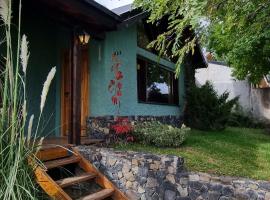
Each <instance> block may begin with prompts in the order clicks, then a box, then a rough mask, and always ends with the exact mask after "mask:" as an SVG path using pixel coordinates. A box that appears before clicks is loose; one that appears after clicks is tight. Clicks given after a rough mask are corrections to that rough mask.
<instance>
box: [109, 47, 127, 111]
mask: <svg viewBox="0 0 270 200" xmlns="http://www.w3.org/2000/svg"><path fill="white" fill-rule="evenodd" d="M119 55H121V51H115V52H113V53H112V67H111V72H112V73H113V76H114V78H113V79H112V80H110V82H109V85H108V90H109V92H110V93H111V94H112V97H111V101H112V104H113V105H114V106H116V108H117V113H116V114H120V107H121V96H122V87H123V83H122V79H123V77H124V76H123V73H122V71H120V68H121V66H122V62H121V60H120V58H119V57H118V56H119Z"/></svg>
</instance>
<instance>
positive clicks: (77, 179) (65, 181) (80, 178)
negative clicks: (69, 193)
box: [55, 173, 96, 188]
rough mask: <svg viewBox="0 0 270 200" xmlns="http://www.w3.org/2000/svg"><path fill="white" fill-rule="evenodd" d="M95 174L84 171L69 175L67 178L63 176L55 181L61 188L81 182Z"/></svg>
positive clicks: (93, 176)
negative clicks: (72, 175)
mask: <svg viewBox="0 0 270 200" xmlns="http://www.w3.org/2000/svg"><path fill="white" fill-rule="evenodd" d="M95 177H96V175H95V174H93V173H84V174H82V175H79V176H74V177H69V178H64V179H61V180H58V181H55V182H56V183H57V184H58V185H59V186H60V187H61V188H65V187H68V186H71V185H74V184H76V183H81V182H84V181H88V180H90V179H93V178H95Z"/></svg>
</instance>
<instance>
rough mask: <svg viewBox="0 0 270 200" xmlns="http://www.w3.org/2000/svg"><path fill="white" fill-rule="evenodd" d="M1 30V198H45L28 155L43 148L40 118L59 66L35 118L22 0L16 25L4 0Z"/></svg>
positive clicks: (1, 0)
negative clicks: (31, 111)
mask: <svg viewBox="0 0 270 200" xmlns="http://www.w3.org/2000/svg"><path fill="white" fill-rule="evenodd" d="M0 30H3V31H4V33H5V34H4V35H5V36H4V38H0V41H2V42H0V50H1V51H2V52H3V53H4V56H3V58H1V59H0V60H3V62H1V63H0V66H1V73H0V98H1V99H0V101H1V102H0V103H1V104H0V106H1V110H0V199H1V200H2V199H3V200H28V199H29V200H33V199H41V197H40V196H39V190H38V189H37V188H38V186H37V185H36V183H35V179H34V174H33V170H32V168H31V166H29V164H28V158H29V157H30V156H33V155H34V154H35V153H36V151H38V150H39V147H40V146H41V144H42V141H43V138H39V137H38V133H39V122H40V119H41V116H42V112H43V108H44V104H45V101H46V96H47V93H48V90H49V87H50V84H51V81H52V80H53V77H54V75H55V72H56V70H55V67H54V68H52V70H51V71H50V73H49V74H48V77H47V80H46V81H45V83H44V86H43V91H42V95H41V104H40V114H39V116H37V118H36V119H37V120H36V121H35V118H34V115H31V114H28V113H27V110H28V109H27V92H26V76H27V65H28V59H29V56H30V53H29V49H28V40H27V37H26V36H25V35H22V36H21V0H19V13H18V24H17V25H16V26H14V24H12V2H11V0H0ZM14 31H17V36H16V37H15V38H14V37H12V35H11V32H14ZM12 44H13V45H12ZM14 44H17V45H14ZM3 50H4V51H3ZM27 116H29V117H27ZM28 118H29V120H27V119H28ZM33 124H36V125H35V126H33Z"/></svg>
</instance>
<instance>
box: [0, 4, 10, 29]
mask: <svg viewBox="0 0 270 200" xmlns="http://www.w3.org/2000/svg"><path fill="white" fill-rule="evenodd" d="M8 12H9V0H0V18H1V19H2V20H3V22H4V23H5V24H8V19H9V14H8Z"/></svg>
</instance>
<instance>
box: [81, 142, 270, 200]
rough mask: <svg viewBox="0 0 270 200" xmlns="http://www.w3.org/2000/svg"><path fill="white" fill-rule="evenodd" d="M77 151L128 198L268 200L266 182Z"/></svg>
mask: <svg viewBox="0 0 270 200" xmlns="http://www.w3.org/2000/svg"><path fill="white" fill-rule="evenodd" d="M78 148H79V151H80V153H81V154H82V155H83V156H84V157H85V158H86V159H88V160H89V161H90V162H91V163H93V164H94V165H95V166H96V167H97V168H98V169H99V170H100V171H101V172H102V173H104V174H105V175H106V176H107V177H108V178H109V179H110V180H111V181H112V182H113V183H114V184H115V185H116V186H117V187H118V188H119V189H120V190H122V191H123V192H124V193H126V194H127V196H128V197H129V198H130V199H141V200H152V199H153V200H163V199H164V200H204V199H205V200H206V199H208V200H270V182H267V181H255V180H250V179H243V178H236V177H227V176H226V177H225V176H220V177H218V176H214V175H210V174H206V173H197V172H188V171H187V169H185V167H184V159H183V158H181V157H177V156H170V155H153V154H149V153H138V152H131V151H128V152H123V151H115V150H113V149H109V148H99V147H89V146H80V147H78Z"/></svg>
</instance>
